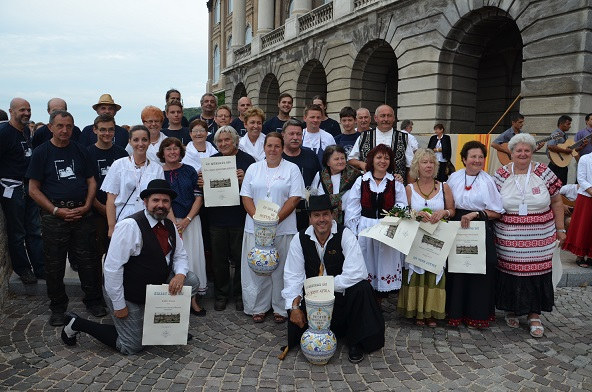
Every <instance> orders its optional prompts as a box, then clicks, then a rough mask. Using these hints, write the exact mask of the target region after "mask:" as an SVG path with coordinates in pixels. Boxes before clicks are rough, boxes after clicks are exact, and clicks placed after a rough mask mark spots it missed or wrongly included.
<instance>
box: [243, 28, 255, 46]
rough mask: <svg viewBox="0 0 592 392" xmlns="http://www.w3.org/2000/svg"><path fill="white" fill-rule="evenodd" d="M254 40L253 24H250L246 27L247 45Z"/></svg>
mask: <svg viewBox="0 0 592 392" xmlns="http://www.w3.org/2000/svg"><path fill="white" fill-rule="evenodd" d="M251 41H253V29H252V28H251V25H250V24H248V25H247V28H246V29H245V45H248V44H250V43H251Z"/></svg>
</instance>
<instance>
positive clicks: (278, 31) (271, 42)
mask: <svg viewBox="0 0 592 392" xmlns="http://www.w3.org/2000/svg"><path fill="white" fill-rule="evenodd" d="M208 9H209V12H210V26H209V29H210V37H211V40H210V53H212V56H211V58H210V67H209V80H208V85H207V90H208V91H213V92H222V91H223V92H224V93H225V96H226V102H227V103H229V104H231V105H232V106H233V107H234V108H236V104H237V101H238V99H239V98H240V97H241V96H244V95H247V96H249V97H251V99H252V100H253V103H254V104H255V105H258V106H260V107H262V108H263V109H264V110H265V111H266V113H268V115H269V116H271V115H275V114H277V106H276V102H277V97H278V95H279V94H280V93H281V92H289V93H290V94H292V95H293V96H294V98H295V102H294V104H295V110H294V111H293V112H292V114H293V115H295V116H301V115H302V113H303V108H304V107H305V105H306V104H308V103H310V102H311V100H312V97H313V96H314V95H317V94H321V95H326V97H327V101H328V103H329V105H328V114H329V115H330V116H331V117H333V118H337V117H338V116H337V114H338V112H339V110H340V108H342V107H343V106H346V105H349V106H352V107H354V108H357V107H367V108H369V109H370V111H373V110H374V109H375V108H376V107H377V106H378V105H379V104H381V103H383V102H386V103H388V104H390V105H391V106H393V107H396V108H397V109H396V110H397V114H398V118H399V119H406V118H408V119H412V120H413V121H414V123H415V128H414V129H416V130H418V131H420V132H421V131H428V130H429V131H430V132H431V129H432V126H433V124H434V123H435V122H442V123H444V125H445V126H446V128H447V129H449V130H450V131H451V132H453V133H487V132H489V131H490V129H491V128H492V125H493V124H495V122H496V121H497V120H498V118H499V117H500V116H501V115H502V113H504V111H505V110H506V109H507V108H508V107H509V106H510V104H511V103H512V102H513V101H514V100H515V99H516V97H517V96H519V95H520V96H521V99H520V100H518V101H517V102H518V103H517V104H516V105H515V106H514V108H513V110H512V111H518V110H519V111H520V112H521V113H523V114H524V115H525V116H526V125H525V130H526V131H529V132H534V133H538V134H541V133H548V132H550V131H552V130H553V129H555V128H556V121H557V118H558V117H559V116H560V115H562V114H567V115H570V116H572V117H573V118H574V126H573V127H572V131H571V132H574V133H575V132H576V131H577V130H578V129H581V128H583V127H584V119H583V117H584V116H585V115H586V114H587V113H589V112H592V99H591V95H590V92H591V90H592V84H591V83H588V82H587V81H590V79H591V74H590V71H591V69H592V57H591V55H590V54H591V50H592V39H591V36H590V33H589V31H590V27H591V24H592V22H591V19H592V9H590V8H589V4H588V2H587V1H584V0H569V1H565V0H546V1H529V0H489V1H487V0H333V1H329V2H327V1H325V2H323V1H320V0H289V1H288V0H275V1H273V0H210V1H209V2H208ZM250 34H252V36H251V35H250ZM509 124H510V123H509V119H508V117H507V116H506V117H505V119H504V120H503V121H502V122H501V123H500V125H499V126H498V127H497V128H496V129H495V130H494V131H493V132H494V133H499V132H501V131H503V130H504V129H506V128H508V127H509Z"/></svg>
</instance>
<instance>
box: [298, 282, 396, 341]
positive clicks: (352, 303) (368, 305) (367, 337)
mask: <svg viewBox="0 0 592 392" xmlns="http://www.w3.org/2000/svg"><path fill="white" fill-rule="evenodd" d="M302 310H303V311H304V312H305V313H306V301H305V300H303V301H302ZM289 313H290V311H288V314H289ZM307 328H308V327H307V326H306V325H305V326H304V328H299V327H298V326H297V325H296V324H294V323H292V322H288V346H290V348H292V347H294V346H299V345H300V338H301V337H302V334H303V333H304V331H306V329H307ZM384 329H385V327H384V317H383V316H382V311H381V310H380V308H379V307H378V304H377V302H376V299H374V290H372V286H371V285H370V283H369V282H368V281H367V280H362V281H360V282H358V283H356V284H355V285H353V286H352V287H350V288H348V289H346V290H345V294H340V293H335V305H334V306H333V317H332V319H331V331H333V333H334V334H335V336H336V337H337V338H343V337H344V338H345V339H346V341H347V345H348V346H353V345H355V344H359V345H361V346H362V349H364V351H366V352H372V351H376V350H378V349H380V348H382V347H383V346H384Z"/></svg>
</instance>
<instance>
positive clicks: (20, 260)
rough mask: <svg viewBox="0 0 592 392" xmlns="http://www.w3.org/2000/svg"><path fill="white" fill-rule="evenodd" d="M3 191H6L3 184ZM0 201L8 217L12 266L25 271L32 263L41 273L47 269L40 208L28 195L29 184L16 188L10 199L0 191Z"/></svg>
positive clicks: (18, 272) (37, 272) (35, 269)
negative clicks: (0, 193)
mask: <svg viewBox="0 0 592 392" xmlns="http://www.w3.org/2000/svg"><path fill="white" fill-rule="evenodd" d="M0 191H4V188H3V187H1V186H0ZM0 203H1V204H2V209H3V210H4V216H5V217H6V228H7V232H8V233H7V234H8V251H9V252H10V259H11V261H12V269H13V270H14V272H16V273H17V274H19V275H22V274H23V273H25V272H27V271H29V270H31V267H32V268H33V271H34V272H35V275H37V276H42V275H43V274H44V273H45V261H44V257H43V240H42V238H41V218H40V215H39V212H40V211H39V206H37V204H35V202H34V201H33V199H31V198H30V197H29V189H28V186H19V187H16V188H13V193H12V198H10V199H7V198H5V197H2V196H1V195H0Z"/></svg>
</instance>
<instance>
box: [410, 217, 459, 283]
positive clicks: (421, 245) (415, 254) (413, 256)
mask: <svg viewBox="0 0 592 392" xmlns="http://www.w3.org/2000/svg"><path fill="white" fill-rule="evenodd" d="M457 231H458V228H457V226H454V225H450V224H449V223H446V222H440V223H439V224H438V227H437V228H436V230H434V232H433V233H428V232H427V231H425V230H422V229H419V230H418V231H417V234H416V235H415V239H414V240H413V244H412V245H411V249H410V250H409V254H408V255H407V257H406V258H405V261H406V262H407V263H409V264H413V265H415V266H418V267H420V268H423V269H424V270H426V271H429V272H433V273H434V274H439V273H440V271H442V268H444V264H446V258H447V257H448V253H450V248H451V247H452V244H453V243H454V237H456V232H457Z"/></svg>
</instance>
